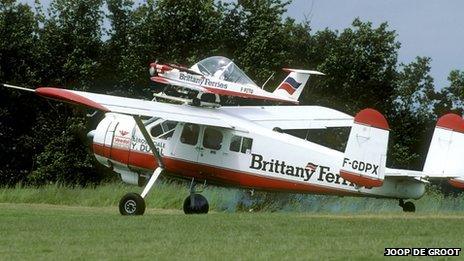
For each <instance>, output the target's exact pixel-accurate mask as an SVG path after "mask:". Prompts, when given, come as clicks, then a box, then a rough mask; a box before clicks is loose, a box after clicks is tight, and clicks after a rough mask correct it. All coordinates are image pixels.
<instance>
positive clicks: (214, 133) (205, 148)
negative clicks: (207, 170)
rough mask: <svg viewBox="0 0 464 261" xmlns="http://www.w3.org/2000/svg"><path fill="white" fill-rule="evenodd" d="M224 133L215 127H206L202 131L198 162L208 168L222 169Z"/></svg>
mask: <svg viewBox="0 0 464 261" xmlns="http://www.w3.org/2000/svg"><path fill="white" fill-rule="evenodd" d="M223 142H224V132H223V131H222V130H221V129H219V128H215V127H209V126H206V127H205V128H204V129H203V133H202V138H201V143H200V144H199V150H200V153H199V156H198V162H199V163H203V165H208V166H211V165H212V166H219V167H222V163H223V158H224V157H225V156H226V155H224V148H223V147H224V146H223Z"/></svg>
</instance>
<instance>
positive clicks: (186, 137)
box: [172, 123, 200, 163]
mask: <svg viewBox="0 0 464 261" xmlns="http://www.w3.org/2000/svg"><path fill="white" fill-rule="evenodd" d="M180 128H181V129H182V131H181V133H180V136H179V140H178V141H177V143H176V145H175V147H174V149H173V151H172V155H173V156H174V157H176V158H178V159H180V160H182V161H186V162H191V163H197V162H198V154H199V151H200V147H199V145H198V143H199V142H198V140H199V135H200V126H199V125H197V124H193V123H180Z"/></svg>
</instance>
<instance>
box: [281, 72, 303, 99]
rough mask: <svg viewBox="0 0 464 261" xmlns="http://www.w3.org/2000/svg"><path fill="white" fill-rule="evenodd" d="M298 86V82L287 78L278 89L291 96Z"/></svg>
mask: <svg viewBox="0 0 464 261" xmlns="http://www.w3.org/2000/svg"><path fill="white" fill-rule="evenodd" d="M300 85H301V83H300V82H297V81H296V80H295V79H293V78H292V77H290V76H288V77H287V78H286V79H285V81H284V82H283V83H281V84H280V86H279V89H284V90H286V91H287V92H288V93H289V94H290V95H291V94H293V93H294V92H295V91H296V90H297V89H298V87H300Z"/></svg>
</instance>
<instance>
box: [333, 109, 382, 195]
mask: <svg viewBox="0 0 464 261" xmlns="http://www.w3.org/2000/svg"><path fill="white" fill-rule="evenodd" d="M388 136H389V125H388V122H387V120H386V119H385V117H384V116H383V115H382V114H381V113H379V112H378V111H376V110H374V109H364V110H362V111H360V112H359V113H358V114H356V116H355V118H354V123H353V126H352V127H351V131H350V135H349V138H348V143H347V145H346V149H345V155H344V157H343V162H342V164H341V166H342V167H341V169H340V176H341V177H342V178H344V179H346V180H348V181H351V182H353V183H355V184H357V185H359V186H363V187H366V188H372V187H380V186H382V185H383V180H384V177H385V167H386V166H385V164H386V157H387V147H388Z"/></svg>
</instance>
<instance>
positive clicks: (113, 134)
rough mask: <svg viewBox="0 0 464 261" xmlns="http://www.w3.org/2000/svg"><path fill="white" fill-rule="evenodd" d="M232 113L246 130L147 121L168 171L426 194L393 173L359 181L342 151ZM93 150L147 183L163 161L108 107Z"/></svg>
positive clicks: (333, 189)
mask: <svg viewBox="0 0 464 261" xmlns="http://www.w3.org/2000/svg"><path fill="white" fill-rule="evenodd" d="M224 117H228V115H226V114H224ZM229 120H233V121H236V122H239V124H237V126H243V129H241V130H240V129H232V128H230V129H229V128H218V127H211V126H206V125H198V124H191V123H183V122H179V123H178V122H171V121H165V120H162V119H151V120H148V121H146V122H145V125H146V127H147V130H148V131H149V133H150V135H151V136H152V138H153V140H154V142H155V145H156V147H157V149H158V150H159V151H160V153H161V156H162V159H163V163H164V164H165V168H166V170H167V171H168V172H167V173H169V175H173V176H177V177H181V178H188V179H190V178H195V179H196V180H199V181H201V180H205V181H207V182H209V183H215V184H220V185H226V186H237V187H242V188H250V189H257V190H269V191H286V192H297V193H315V194H332V195H351V196H371V197H390V198H419V197H421V196H422V195H423V193H424V190H425V186H424V183H422V182H418V181H415V180H410V179H409V180H408V179H395V178H386V179H385V182H384V184H383V186H381V187H378V188H372V189H367V188H360V187H357V186H356V185H355V184H353V183H351V182H348V181H346V180H344V179H343V178H342V177H340V175H339V170H340V166H341V165H342V161H343V153H342V152H340V151H337V150H333V149H330V148H327V147H324V146H321V145H319V144H316V143H313V142H310V141H307V140H303V139H300V138H297V137H294V136H291V135H288V134H285V133H279V132H276V131H273V130H272V129H269V128H265V127H263V126H261V125H259V124H255V123H253V122H250V121H247V120H243V119H240V118H238V117H235V118H233V119H232V118H230V119H229ZM93 149H94V154H95V156H96V158H97V160H98V161H99V162H100V163H102V164H104V165H106V166H108V167H112V168H113V169H114V171H116V172H117V173H119V174H120V175H121V178H122V179H123V181H124V182H127V183H131V184H139V185H141V184H142V183H143V180H144V179H143V178H142V177H144V176H146V175H147V174H149V173H151V172H153V170H154V169H155V168H156V167H157V166H158V163H157V162H156V160H155V157H154V156H153V154H152V153H151V151H150V148H149V146H148V144H147V142H146V141H145V139H144V138H143V136H142V134H141V132H140V130H139V129H138V128H137V126H136V124H135V122H134V120H133V118H132V117H130V116H126V115H121V114H114V113H109V114H107V115H106V117H105V118H104V119H103V120H102V121H101V122H100V123H99V125H98V127H97V129H96V130H95V132H94V138H93ZM387 172H388V169H387Z"/></svg>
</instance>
